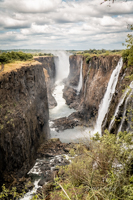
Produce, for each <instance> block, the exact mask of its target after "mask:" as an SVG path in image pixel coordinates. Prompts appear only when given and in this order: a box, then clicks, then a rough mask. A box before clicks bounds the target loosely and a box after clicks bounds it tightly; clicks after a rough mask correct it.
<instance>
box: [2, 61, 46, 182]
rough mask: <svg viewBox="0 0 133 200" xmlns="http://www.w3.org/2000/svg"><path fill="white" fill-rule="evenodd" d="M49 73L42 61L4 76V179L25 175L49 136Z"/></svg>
mask: <svg viewBox="0 0 133 200" xmlns="http://www.w3.org/2000/svg"><path fill="white" fill-rule="evenodd" d="M48 120H49V112H48V100H47V88H46V83H45V76H44V73H43V67H42V65H41V64H38V65H33V66H29V67H28V66H26V67H24V66H23V67H21V68H20V69H17V70H16V71H11V72H9V73H4V74H2V75H1V76H0V179H1V182H3V181H7V182H12V181H14V180H17V179H19V178H21V177H23V176H24V175H25V174H26V173H27V172H28V171H29V169H30V168H31V166H32V165H33V164H34V162H35V158H36V151H37V149H38V147H39V146H40V144H41V143H42V142H44V141H45V139H46V138H47V137H48V136H49V125H48Z"/></svg>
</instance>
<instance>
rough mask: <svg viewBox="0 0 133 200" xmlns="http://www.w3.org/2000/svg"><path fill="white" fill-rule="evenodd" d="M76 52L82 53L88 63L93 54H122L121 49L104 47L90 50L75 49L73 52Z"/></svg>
mask: <svg viewBox="0 0 133 200" xmlns="http://www.w3.org/2000/svg"><path fill="white" fill-rule="evenodd" d="M74 54H75V55H76V54H80V55H83V56H84V57H85V58H86V63H87V64H88V63H89V61H90V60H91V58H92V57H93V56H97V57H98V56H101V55H103V56H107V55H122V50H105V49H101V50H96V49H90V50H85V51H77V52H75V53H74Z"/></svg>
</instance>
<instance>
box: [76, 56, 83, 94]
mask: <svg viewBox="0 0 133 200" xmlns="http://www.w3.org/2000/svg"><path fill="white" fill-rule="evenodd" d="M82 65H83V61H82V60H81V67H80V76H79V83H78V86H77V88H76V90H77V94H79V93H80V90H81V88H82V83H83V75H82Z"/></svg>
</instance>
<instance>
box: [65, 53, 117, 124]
mask: <svg viewBox="0 0 133 200" xmlns="http://www.w3.org/2000/svg"><path fill="white" fill-rule="evenodd" d="M82 59H83V66H82V75H83V82H82V89H81V91H80V93H79V94H77V93H76V90H75V88H74V87H73V85H74V86H75V85H76V84H78V81H79V72H80V64H81V60H82ZM119 59H120V56H117V55H112V56H111V55H109V56H99V57H96V56H94V57H92V58H91V59H90V61H89V63H88V64H87V63H86V58H85V57H83V56H81V55H76V56H75V55H73V56H71V57H70V75H69V77H68V81H67V85H66V87H65V89H64V98H65V99H66V103H67V104H68V105H69V106H70V108H72V107H73V108H75V109H77V110H78V111H79V116H81V118H83V120H84V122H86V125H93V124H94V123H95V121H96V118H97V114H98V109H99V105H100V102H101V100H102V99H103V97H104V94H105V91H106V88H107V85H108V81H109V79H110V76H111V74H112V71H113V70H114V69H115V67H116V65H117V63H118V61H119ZM75 77H77V78H76V81H75V80H73V79H75ZM73 83H74V84H73Z"/></svg>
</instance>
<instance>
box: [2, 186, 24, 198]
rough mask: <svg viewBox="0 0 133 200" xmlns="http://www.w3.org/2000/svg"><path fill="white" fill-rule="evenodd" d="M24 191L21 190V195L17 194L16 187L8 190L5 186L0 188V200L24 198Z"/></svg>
mask: <svg viewBox="0 0 133 200" xmlns="http://www.w3.org/2000/svg"><path fill="white" fill-rule="evenodd" d="M25 190H26V189H24V190H22V193H18V192H17V189H16V187H12V189H11V190H10V189H8V188H6V187H5V185H3V186H2V192H0V199H2V200H3V199H4V200H11V199H12V200H18V199H20V198H21V197H23V196H24V194H25Z"/></svg>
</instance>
